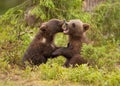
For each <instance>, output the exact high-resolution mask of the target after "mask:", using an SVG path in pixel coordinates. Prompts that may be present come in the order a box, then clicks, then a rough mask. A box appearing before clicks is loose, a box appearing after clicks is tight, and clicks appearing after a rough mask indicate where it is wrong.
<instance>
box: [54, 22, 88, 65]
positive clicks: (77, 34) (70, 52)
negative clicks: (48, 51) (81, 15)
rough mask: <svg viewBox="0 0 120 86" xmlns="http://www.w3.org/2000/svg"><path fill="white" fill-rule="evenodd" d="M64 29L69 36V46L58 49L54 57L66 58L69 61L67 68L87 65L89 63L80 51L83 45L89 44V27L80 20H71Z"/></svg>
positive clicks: (66, 63)
mask: <svg viewBox="0 0 120 86" xmlns="http://www.w3.org/2000/svg"><path fill="white" fill-rule="evenodd" d="M63 29H64V31H63V32H64V33H65V34H67V35H69V46H68V47H63V48H59V49H57V50H56V51H55V52H54V53H53V55H54V56H58V55H63V56H65V58H66V59H67V60H66V62H65V64H64V66H66V67H69V66H70V65H72V66H75V65H76V64H78V65H80V64H84V63H87V61H86V60H84V58H82V57H81V56H80V51H81V48H82V43H83V42H84V43H88V40H87V37H86V35H85V32H86V30H88V29H89V25H88V24H86V23H82V22H81V21H80V20H70V21H69V22H68V23H67V24H66V27H65V28H63Z"/></svg>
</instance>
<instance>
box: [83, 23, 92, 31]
mask: <svg viewBox="0 0 120 86" xmlns="http://www.w3.org/2000/svg"><path fill="white" fill-rule="evenodd" d="M89 27H90V25H89V24H87V23H84V24H83V30H84V32H85V31H87V30H88V29H89Z"/></svg>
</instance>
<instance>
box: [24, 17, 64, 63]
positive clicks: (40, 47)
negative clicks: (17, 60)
mask: <svg viewBox="0 0 120 86" xmlns="http://www.w3.org/2000/svg"><path fill="white" fill-rule="evenodd" d="M63 23H64V21H62V20H58V19H51V20H49V21H48V22H45V23H43V24H42V25H41V26H40V30H39V32H38V33H37V34H36V36H35V38H34V39H33V41H32V42H31V43H30V45H29V47H28V48H27V50H26V52H25V53H24V56H23V59H22V61H23V63H25V61H28V62H30V63H31V64H34V65H39V64H41V63H46V61H47V59H48V58H50V57H52V52H53V51H55V50H56V46H55V45H54V43H53V39H54V35H55V34H56V33H58V32H62V31H63V30H62V24H63Z"/></svg>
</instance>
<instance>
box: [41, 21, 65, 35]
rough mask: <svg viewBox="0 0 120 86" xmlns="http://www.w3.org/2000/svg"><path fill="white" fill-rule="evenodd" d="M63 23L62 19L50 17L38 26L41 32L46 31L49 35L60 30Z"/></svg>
mask: <svg viewBox="0 0 120 86" xmlns="http://www.w3.org/2000/svg"><path fill="white" fill-rule="evenodd" d="M63 24H64V21H63V20H59V19H51V20H49V21H48V22H45V23H42V25H41V26H40V30H41V31H42V33H46V34H47V35H48V36H49V35H54V34H56V33H58V32H62V31H63V29H62V25H63Z"/></svg>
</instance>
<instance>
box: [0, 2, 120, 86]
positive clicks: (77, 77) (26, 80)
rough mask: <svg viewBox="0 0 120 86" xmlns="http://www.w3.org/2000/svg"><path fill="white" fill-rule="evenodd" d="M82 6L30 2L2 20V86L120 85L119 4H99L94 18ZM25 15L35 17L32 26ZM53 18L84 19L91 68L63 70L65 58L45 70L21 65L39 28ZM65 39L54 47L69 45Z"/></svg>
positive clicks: (44, 66)
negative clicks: (88, 40)
mask: <svg viewBox="0 0 120 86" xmlns="http://www.w3.org/2000/svg"><path fill="white" fill-rule="evenodd" d="M68 2H69V3H68ZM81 3H82V0H46V1H45V0H26V1H25V2H24V3H23V4H21V5H19V6H17V7H14V8H11V9H9V10H8V11H7V12H6V13H5V14H4V15H1V16H0V86H16V85H17V86H66V85H68V86H119V84H120V30H119V27H120V22H119V21H120V1H119V0H116V1H114V3H111V2H106V3H103V4H100V5H99V6H97V7H96V9H95V10H94V12H93V13H86V12H83V11H82V10H81V5H82V4H81ZM25 14H28V15H35V17H36V19H37V21H36V22H35V24H34V25H33V26H28V25H26V21H25V18H24V17H25ZM51 18H58V19H66V20H68V21H69V20H70V19H80V20H82V21H83V22H87V23H89V24H90V26H91V28H90V30H89V31H88V32H87V35H88V37H89V39H91V40H92V41H93V45H86V44H84V45H83V48H82V52H81V54H82V56H83V57H84V58H85V59H86V60H87V61H88V62H90V63H91V64H92V65H91V66H87V65H80V66H78V67H76V68H63V67H62V65H63V64H64V62H65V58H64V57H62V56H59V57H58V58H55V59H49V60H48V62H47V63H46V64H42V65H40V66H33V67H31V66H29V65H28V66H27V67H26V68H23V67H22V66H21V65H22V64H21V59H22V56H23V54H24V51H25V50H26V48H27V46H28V45H29V43H30V42H31V40H32V39H33V37H34V35H35V34H36V32H37V31H38V27H37V26H38V25H39V24H41V23H42V22H44V21H47V20H49V19H51ZM66 40H67V36H65V35H64V34H62V33H59V34H57V35H56V37H55V44H56V45H57V46H66V45H67V41H66Z"/></svg>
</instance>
